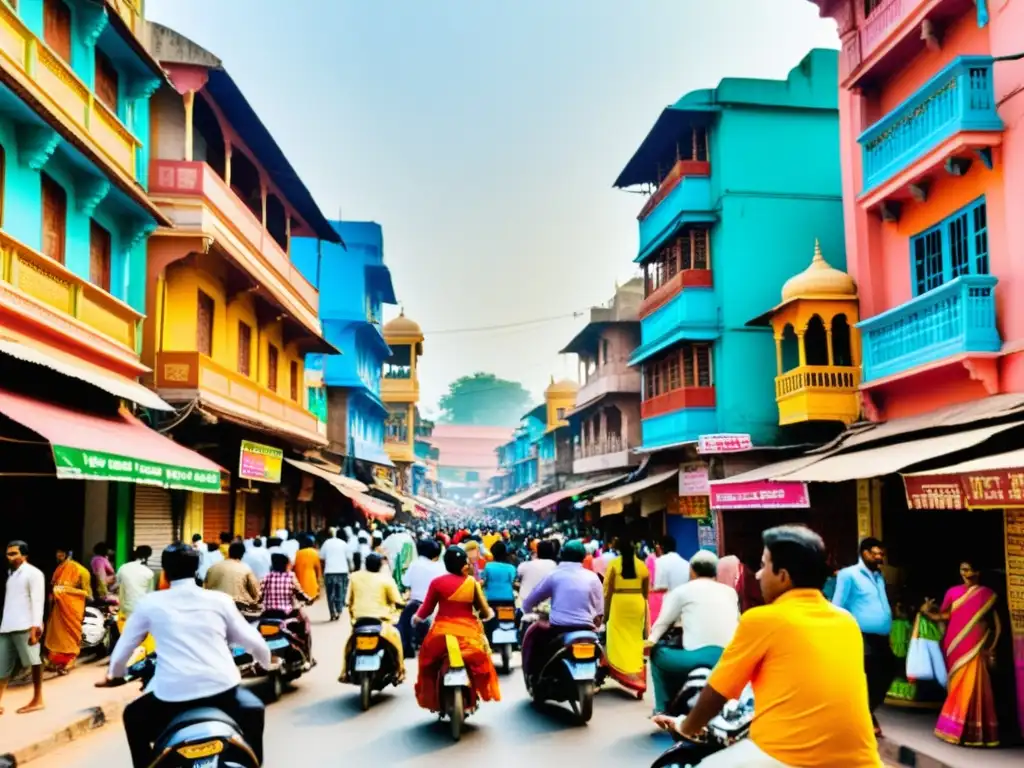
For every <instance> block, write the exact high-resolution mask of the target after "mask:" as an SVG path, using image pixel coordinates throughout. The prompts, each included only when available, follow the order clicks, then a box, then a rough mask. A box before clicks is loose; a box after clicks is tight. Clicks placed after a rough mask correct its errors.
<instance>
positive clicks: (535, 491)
mask: <svg viewBox="0 0 1024 768" xmlns="http://www.w3.org/2000/svg"><path fill="white" fill-rule="evenodd" d="M547 488H548V486H546V485H538V486H534V487H533V488H528V489H527V490H525V491H520V492H519V493H516V494H514V495H512V496H509V497H508V498H507V499H502V500H501V501H498V502H495V503H494V504H489V505H488V506H491V507H494V508H495V509H508V508H510V507H521V506H522V505H523V502H525V501H529V500H530V499H532V498H534V497H535V496H537V495H539V494H541V493H544V491H546V490H547Z"/></svg>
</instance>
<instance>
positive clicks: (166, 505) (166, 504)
mask: <svg viewBox="0 0 1024 768" xmlns="http://www.w3.org/2000/svg"><path fill="white" fill-rule="evenodd" d="M174 538H175V536H174V516H173V513H172V510H171V492H170V491H168V490H166V489H165V488H155V487H153V486H150V485H136V486H135V544H134V546H136V547H141V546H142V545H143V544H147V545H149V546H150V547H152V548H153V557H152V558H150V561H149V562H150V565H151V566H152V567H153V568H154V569H159V568H160V565H159V563H160V555H161V553H162V552H163V551H164V550H165V549H166V548H167V547H169V546H170V545H171V544H173V543H174Z"/></svg>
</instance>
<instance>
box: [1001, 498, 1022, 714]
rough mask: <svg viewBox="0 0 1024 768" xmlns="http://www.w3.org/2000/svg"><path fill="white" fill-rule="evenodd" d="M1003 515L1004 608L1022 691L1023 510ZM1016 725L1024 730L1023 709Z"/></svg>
mask: <svg viewBox="0 0 1024 768" xmlns="http://www.w3.org/2000/svg"><path fill="white" fill-rule="evenodd" d="M1003 514H1004V516H1005V525H1006V607H1007V608H1008V609H1009V613H1010V632H1011V634H1012V636H1013V666H1014V668H1015V669H1016V677H1017V690H1018V691H1024V509H1021V508H1016V509H1014V508H1008V509H1006V510H1005V511H1004V513H1003ZM1017 721H1018V725H1020V727H1021V729H1024V708H1019V707H1018V711H1017Z"/></svg>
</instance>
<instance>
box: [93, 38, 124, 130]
mask: <svg viewBox="0 0 1024 768" xmlns="http://www.w3.org/2000/svg"><path fill="white" fill-rule="evenodd" d="M118 91H119V88H118V75H117V69H116V68H115V67H114V63H113V62H112V61H111V60H110V59H108V58H107V56H106V55H105V54H104V53H103V51H101V50H99V49H98V48H97V49H96V96H97V98H98V99H99V100H100V101H102V102H103V103H104V104H106V105H107V106H108V107H110V111H111V112H113V113H114V114H115V115H116V114H117V95H118Z"/></svg>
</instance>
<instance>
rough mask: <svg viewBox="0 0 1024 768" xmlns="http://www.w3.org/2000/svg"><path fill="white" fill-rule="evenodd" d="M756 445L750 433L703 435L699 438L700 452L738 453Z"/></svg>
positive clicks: (698, 447) (698, 449) (698, 448)
mask: <svg viewBox="0 0 1024 768" xmlns="http://www.w3.org/2000/svg"><path fill="white" fill-rule="evenodd" d="M753 447H754V443H753V441H752V440H751V439H750V435H740V434H735V435H733V434H726V435H701V436H700V437H698V438H697V451H698V452H699V453H737V452H739V451H749V450H750V449H751V448H753Z"/></svg>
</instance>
